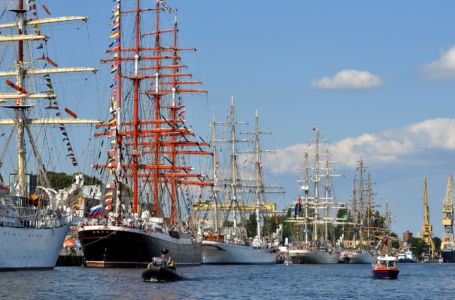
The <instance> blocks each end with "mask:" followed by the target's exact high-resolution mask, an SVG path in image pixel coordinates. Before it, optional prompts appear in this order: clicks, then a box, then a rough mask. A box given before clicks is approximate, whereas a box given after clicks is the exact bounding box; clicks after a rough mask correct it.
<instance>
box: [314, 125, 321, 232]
mask: <svg viewBox="0 0 455 300" xmlns="http://www.w3.org/2000/svg"><path fill="white" fill-rule="evenodd" d="M319 171H320V168H319V128H316V150H315V166H314V179H313V183H314V199H313V201H314V202H315V204H316V205H318V202H319V182H320V179H319ZM318 220H319V212H318V209H317V208H316V209H315V210H314V223H313V241H317V240H318Z"/></svg>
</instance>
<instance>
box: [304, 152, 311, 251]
mask: <svg viewBox="0 0 455 300" xmlns="http://www.w3.org/2000/svg"><path fill="white" fill-rule="evenodd" d="M304 168H305V187H304V192H305V224H304V226H305V244H308V192H309V190H310V175H309V171H310V170H309V165H308V152H305V161H304Z"/></svg>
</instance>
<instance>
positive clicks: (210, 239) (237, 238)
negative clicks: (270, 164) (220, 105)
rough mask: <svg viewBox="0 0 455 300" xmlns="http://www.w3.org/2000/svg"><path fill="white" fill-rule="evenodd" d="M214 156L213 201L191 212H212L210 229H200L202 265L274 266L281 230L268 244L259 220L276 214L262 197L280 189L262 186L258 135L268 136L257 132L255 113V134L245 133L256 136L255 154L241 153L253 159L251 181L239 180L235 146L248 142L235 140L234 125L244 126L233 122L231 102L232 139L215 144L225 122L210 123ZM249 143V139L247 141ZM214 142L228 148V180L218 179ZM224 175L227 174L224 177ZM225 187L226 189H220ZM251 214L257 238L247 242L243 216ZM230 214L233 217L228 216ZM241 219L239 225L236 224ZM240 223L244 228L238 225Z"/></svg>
mask: <svg viewBox="0 0 455 300" xmlns="http://www.w3.org/2000/svg"><path fill="white" fill-rule="evenodd" d="M212 124H213V126H212V127H213V152H214V155H213V157H214V161H213V163H214V172H213V174H214V175H213V178H214V190H213V196H214V197H213V198H214V199H213V201H210V202H209V203H208V204H205V206H204V205H201V204H198V203H196V204H195V205H194V206H193V208H194V209H195V211H204V210H207V209H209V210H211V211H213V212H214V214H213V219H212V223H211V225H210V226H206V227H205V228H201V238H202V263H203V264H276V261H277V256H278V238H279V235H280V230H281V227H280V228H278V229H277V231H276V232H274V233H273V234H272V235H271V237H270V238H269V240H266V239H265V238H264V236H263V235H262V233H261V218H260V215H261V213H263V212H266V211H268V212H269V213H271V212H272V211H274V210H275V205H274V204H268V203H265V201H264V200H265V199H264V196H263V195H264V194H265V193H267V192H282V190H281V187H276V186H274V187H272V186H265V185H263V183H262V162H261V160H260V153H261V152H262V151H261V150H260V149H259V135H260V134H265V133H267V132H259V128H258V116H257V113H256V130H255V131H254V132H246V133H245V134H253V135H254V136H255V139H254V142H255V144H254V145H255V150H254V151H243V152H249V155H250V156H252V155H253V154H254V155H255V159H254V173H255V176H254V178H247V177H243V178H240V176H239V167H238V160H239V153H240V151H239V150H238V149H237V143H239V142H248V141H249V140H248V139H237V138H236V125H238V124H246V123H244V122H236V121H235V114H234V101H232V106H231V122H230V125H231V126H230V127H231V128H230V129H231V139H230V140H216V138H215V126H216V125H222V126H224V127H225V128H226V124H227V123H226V122H215V121H213V123H212ZM250 140H251V139H250ZM216 142H228V143H230V145H231V153H230V158H231V160H230V167H231V170H230V171H231V172H232V174H231V175H230V176H231V178H229V179H221V178H219V172H218V171H219V170H218V167H217V165H218V161H217V154H218V153H217V146H216V145H217V144H216ZM224 175H227V174H224ZM223 187H225V189H223ZM220 194H224V200H225V201H226V202H227V203H221V201H219V200H220V199H219V198H220V197H219V195H220ZM251 194H254V195H255V203H251V202H249V203H247V202H246V201H244V200H245V199H244V198H243V196H245V198H246V197H247V196H246V195H251ZM252 212H254V213H255V215H256V218H255V220H256V235H255V237H254V238H251V237H250V238H248V237H247V232H246V229H245V226H244V225H245V222H246V218H245V216H246V214H251V213H252ZM231 213H232V215H231ZM238 219H240V222H239V220H238ZM221 221H222V222H223V223H228V222H232V226H221V225H220V223H221ZM239 223H241V224H243V225H240V224H239Z"/></svg>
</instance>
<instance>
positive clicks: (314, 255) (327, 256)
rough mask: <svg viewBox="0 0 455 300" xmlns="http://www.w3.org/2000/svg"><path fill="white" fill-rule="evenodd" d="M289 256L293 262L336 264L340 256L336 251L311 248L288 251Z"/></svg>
mask: <svg viewBox="0 0 455 300" xmlns="http://www.w3.org/2000/svg"><path fill="white" fill-rule="evenodd" d="M290 256H291V260H292V263H294V264H336V263H338V259H339V257H340V255H339V254H337V253H330V252H327V251H312V250H300V251H298V252H293V251H290Z"/></svg>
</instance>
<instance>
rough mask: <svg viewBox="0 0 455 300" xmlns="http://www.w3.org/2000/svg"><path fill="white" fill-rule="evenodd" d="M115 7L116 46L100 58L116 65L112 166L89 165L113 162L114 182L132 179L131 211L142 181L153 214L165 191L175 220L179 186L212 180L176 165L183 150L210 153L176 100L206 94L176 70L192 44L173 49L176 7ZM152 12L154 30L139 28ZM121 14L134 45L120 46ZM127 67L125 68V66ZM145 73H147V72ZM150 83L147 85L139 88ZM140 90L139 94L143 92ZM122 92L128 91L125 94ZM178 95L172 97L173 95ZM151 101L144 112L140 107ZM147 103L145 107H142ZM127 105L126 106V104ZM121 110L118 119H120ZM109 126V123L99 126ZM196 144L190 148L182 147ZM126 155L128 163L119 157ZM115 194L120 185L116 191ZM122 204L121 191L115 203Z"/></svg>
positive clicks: (135, 208)
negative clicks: (169, 21) (126, 85)
mask: <svg viewBox="0 0 455 300" xmlns="http://www.w3.org/2000/svg"><path fill="white" fill-rule="evenodd" d="M118 2H119V4H118V7H116V9H117V11H118V13H117V12H116V14H115V15H116V16H118V22H117V23H118V24H119V25H118V31H117V32H116V34H117V35H118V40H117V43H116V46H115V48H114V49H112V50H108V51H107V52H108V53H110V54H113V55H114V57H113V58H111V59H103V60H101V61H102V62H110V63H112V64H113V65H111V68H112V67H117V66H118V68H117V74H116V78H118V81H116V87H117V88H116V90H115V97H116V98H117V99H118V107H115V110H116V111H118V117H117V118H115V119H116V124H117V126H116V130H115V136H116V137H117V140H116V149H117V155H116V157H115V158H116V163H115V165H114V166H112V165H111V164H108V165H95V166H94V167H101V168H112V167H115V169H116V174H115V180H116V181H117V182H120V180H121V178H123V179H125V178H131V179H132V192H133V207H132V209H133V212H134V214H137V213H138V212H139V209H138V203H139V202H140V200H139V199H140V198H141V197H143V195H142V194H143V193H145V192H144V191H143V189H142V185H141V188H140V184H141V183H148V184H150V187H151V189H152V199H153V215H154V216H159V214H161V213H162V212H161V211H160V209H159V208H158V206H159V203H160V201H161V200H162V197H163V195H164V192H165V191H166V190H167V191H168V195H169V198H170V203H169V208H170V212H169V215H170V222H171V225H172V226H174V225H175V205H176V201H177V195H178V190H177V187H178V186H179V185H198V186H211V185H212V183H209V182H206V181H204V178H203V177H202V175H201V174H193V173H190V171H191V169H192V168H191V167H188V166H183V165H181V163H182V162H181V161H180V160H179V157H182V156H183V155H211V154H212V153H211V152H207V151H203V150H202V147H206V146H210V144H208V143H205V142H196V141H192V140H190V139H189V138H188V137H191V136H195V134H194V133H193V132H191V130H190V129H189V128H187V127H186V126H185V125H184V122H185V121H184V119H183V118H184V113H185V109H184V106H183V105H182V103H181V101H180V100H179V99H180V95H181V94H182V93H207V91H205V90H198V89H188V88H185V87H184V86H186V85H193V84H202V82H200V81H189V80H188V81H185V80H182V78H185V77H191V76H192V74H190V73H181V71H180V70H181V69H182V68H186V66H185V65H182V64H181V63H180V60H181V57H180V54H179V53H180V52H182V51H188V50H192V51H194V50H195V49H194V48H179V47H178V46H177V33H178V23H177V12H176V10H173V9H172V8H170V7H169V6H168V5H167V3H166V2H165V1H163V0H156V5H155V7H154V8H143V7H141V1H140V0H136V3H135V7H134V8H133V9H130V10H124V9H123V8H122V4H121V3H122V2H121V1H118ZM165 12H167V13H169V14H172V15H173V16H174V24H173V28H171V29H165V28H161V19H163V18H162V14H164V13H165ZM148 13H154V14H155V18H154V22H155V26H154V29H153V30H154V31H152V32H148V33H141V28H142V27H141V20H142V19H143V18H144V16H143V15H144V14H148ZM126 15H130V16H132V18H134V28H135V30H134V31H135V35H134V36H133V37H134V42H133V43H134V46H133V47H132V48H124V47H123V46H122V45H123V43H121V37H122V35H123V37H125V36H126V35H125V34H124V33H123V32H122V26H121V25H122V18H124V17H125V16H126ZM165 34H172V42H171V43H170V45H168V46H166V45H164V44H163V43H162V36H163V35H165ZM147 36H153V37H154V43H153V46H151V47H148V46H146V43H145V39H144V38H145V37H147ZM131 65H132V68H128V67H131ZM127 69H132V70H133V72H131V73H129V74H126V73H125V72H126V71H125V70H127ZM148 72H151V73H152V74H149V73H148ZM121 79H128V80H129V82H130V83H131V85H132V87H133V89H132V94H133V95H132V102H133V103H132V120H131V121H126V116H125V111H126V109H127V107H125V103H122V101H123V102H125V101H126V100H125V99H124V100H122V97H123V96H122V93H121V88H122V84H121ZM147 84H149V85H151V87H152V88H151V89H147V88H145V91H143V89H142V88H141V87H144V86H146V85H147ZM144 95H145V97H144ZM126 97H128V95H126ZM177 98H178V99H177ZM149 103H150V106H151V109H150V111H148V110H147V111H146V110H145V109H144V107H146V106H147V105H149ZM147 107H148V106H147ZM130 109H131V108H130ZM120 112H122V119H120ZM105 126H109V123H107V124H102V125H100V127H105ZM108 134H110V133H108V132H105V133H98V134H96V135H108ZM188 147H193V148H194V147H196V148H197V149H195V150H185V149H184V148H188ZM127 158H128V159H130V160H131V163H128V162H125V161H124V160H125V159H127ZM188 178H195V179H197V180H188ZM120 193H121V190H120ZM120 203H122V201H121V194H120V197H119V201H118V205H119V204H120Z"/></svg>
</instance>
